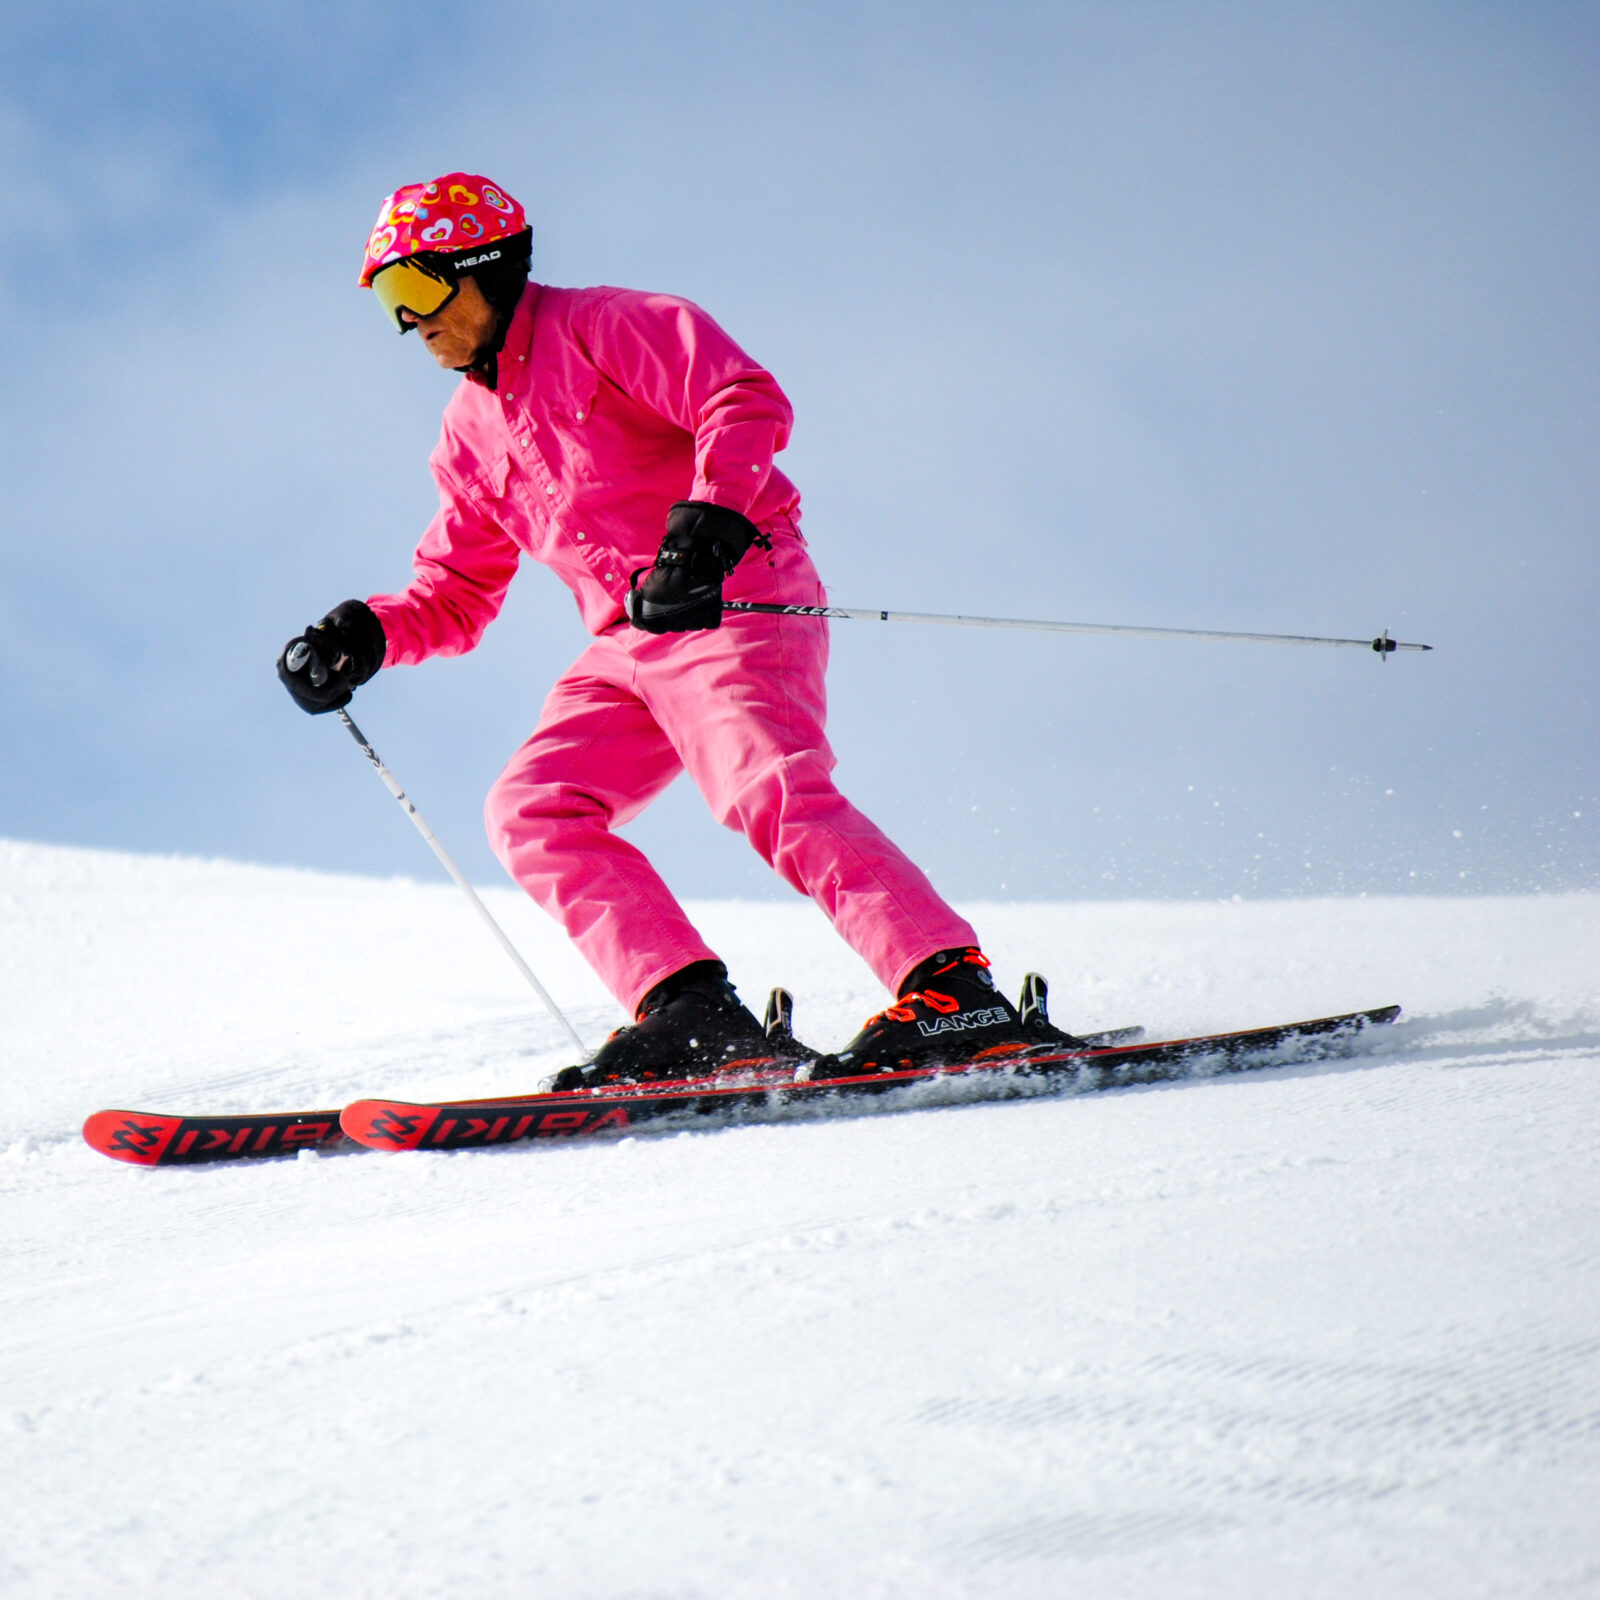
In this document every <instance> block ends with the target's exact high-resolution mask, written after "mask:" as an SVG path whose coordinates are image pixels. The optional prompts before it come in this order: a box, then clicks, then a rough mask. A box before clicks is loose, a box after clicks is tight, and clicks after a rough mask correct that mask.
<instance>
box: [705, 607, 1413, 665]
mask: <svg viewBox="0 0 1600 1600" xmlns="http://www.w3.org/2000/svg"><path fill="white" fill-rule="evenodd" d="M722 610H723V613H724V614H725V615H726V614H727V613H729V612H734V613H738V612H746V613H757V614H759V615H761V616H768V617H842V618H845V619H847V620H849V621H852V622H937V623H943V624H945V625H946V626H949V627H955V628H1021V629H1027V630H1029V631H1031V632H1035V633H1115V634H1123V635H1125V636H1127V637H1129V638H1137V639H1233V640H1241V641H1243V642H1245V643H1247V644H1306V645H1344V646H1348V647H1350V648H1352V649H1356V650H1372V651H1375V652H1376V653H1377V654H1378V655H1379V657H1381V658H1382V659H1384V660H1387V659H1388V658H1389V656H1390V655H1392V654H1393V653H1394V652H1395V651H1396V650H1431V649H1433V646H1432V645H1431V644H1405V643H1402V642H1401V641H1400V640H1398V639H1391V638H1390V637H1389V630H1388V629H1387V628H1385V629H1384V631H1383V632H1382V633H1381V634H1379V635H1378V637H1377V638H1376V639H1323V638H1318V637H1316V636H1314V635H1312V634H1305V633H1227V632H1223V631H1222V630H1220V629H1216V628H1136V627H1133V626H1131V625H1128V624H1124V623H1116V622H1029V621H1025V620H1023V619H1022V618H1019V617H960V616H947V615H944V614H941V613H938V612H932V611H883V610H878V611H871V610H867V609H865V608H863V607H859V606H784V605H775V604H772V603H771V602H768V601H764V600H724V601H723V602H722Z"/></svg>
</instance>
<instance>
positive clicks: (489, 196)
mask: <svg viewBox="0 0 1600 1600" xmlns="http://www.w3.org/2000/svg"><path fill="white" fill-rule="evenodd" d="M527 226H528V219H527V218H526V217H525V216H524V215H523V211H522V207H521V206H519V205H518V204H517V202H516V201H515V200H513V199H512V198H511V196H510V195H508V194H507V193H506V192H505V190H503V189H502V188H500V187H499V185H498V184H494V183H491V182H490V181H489V180H488V179H487V178H481V177H478V176H476V175H475V174H473V173H470V172H447V173H445V175H444V176H443V177H442V178H435V179H434V180H433V182H432V183H408V184H407V185H406V186H405V187H404V188H403V189H396V190H395V192H394V193H393V194H392V195H390V196H389V198H388V199H387V200H385V201H384V202H383V204H382V205H381V206H380V207H379V208H378V220H377V222H376V223H375V224H374V225H373V229H372V234H371V236H370V237H369V238H368V240H367V255H366V259H365V260H364V261H363V262H362V263H361V287H362V288H363V289H369V288H371V287H372V280H373V277H374V275H375V274H376V273H377V272H378V271H379V270H380V269H381V268H383V267H387V266H389V265H390V264H391V263H393V262H396V261H402V260H404V259H405V258H406V257H407V256H416V255H425V254H430V253H432V252H435V251H437V252H438V253H440V254H441V255H455V254H457V253H459V252H461V251H470V250H471V249H473V247H474V246H477V245H484V244H492V243H494V242H495V241H496V240H498V239H509V238H511V237H512V236H513V235H514V234H519V233H522V232H523V231H524V230H525V229H526V228H527Z"/></svg>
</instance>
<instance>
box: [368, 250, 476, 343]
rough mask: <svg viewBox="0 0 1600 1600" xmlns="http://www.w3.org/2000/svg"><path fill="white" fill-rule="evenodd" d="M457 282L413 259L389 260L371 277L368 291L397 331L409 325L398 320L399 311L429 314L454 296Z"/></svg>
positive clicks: (414, 314)
mask: <svg viewBox="0 0 1600 1600" xmlns="http://www.w3.org/2000/svg"><path fill="white" fill-rule="evenodd" d="M460 287H461V286H460V284H459V283H454V282H452V281H451V280H450V279H448V278H444V277H441V276H440V275H439V274H438V273H437V272H430V271H429V270H428V268H426V267H424V266H422V265H421V264H420V263H419V262H416V261H410V260H406V261H391V262H390V263H389V265H388V266H386V267H384V268H383V269H382V270H381V271H380V272H378V273H377V275H376V276H375V277H374V278H373V280H372V292H373V293H374V294H375V295H377V297H378V304H379V305H380V306H382V307H383V309H384V310H385V311H386V312H387V313H388V315H389V320H390V321H391V322H392V323H393V324H394V325H395V327H397V328H398V329H399V330H400V331H401V333H405V332H406V331H407V330H408V329H409V327H410V324H409V323H406V322H402V321H401V320H400V313H401V312H402V311H409V312H410V313H411V315H412V316H414V317H431V316H432V315H433V314H434V312H435V311H438V310H441V309H442V308H443V307H445V306H447V305H449V304H450V302H451V301H452V300H453V299H455V296H456V291H457V290H458V289H459V288H460Z"/></svg>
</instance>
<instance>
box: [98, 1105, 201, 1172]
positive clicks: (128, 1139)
mask: <svg viewBox="0 0 1600 1600" xmlns="http://www.w3.org/2000/svg"><path fill="white" fill-rule="evenodd" d="M182 1122H183V1118H182V1117H168V1116H162V1115H161V1114H159V1113H157V1112H148V1111H96V1112H95V1113H94V1115H93V1116H91V1117H89V1118H88V1119H86V1121H85V1122H84V1124H83V1140H84V1143H85V1144H87V1145H88V1146H89V1148H90V1149H91V1150H98V1151H99V1152H100V1154H101V1155H103V1156H110V1157H111V1159H112V1160H113V1161H126V1162H128V1163H129V1164H130V1165H132V1166H135V1167H154V1166H159V1165H160V1162H161V1158H162V1156H163V1155H165V1154H166V1150H167V1146H168V1145H170V1144H171V1143H172V1136H173V1135H174V1134H175V1133H176V1132H177V1131H178V1129H179V1127H180V1126H181V1125H182Z"/></svg>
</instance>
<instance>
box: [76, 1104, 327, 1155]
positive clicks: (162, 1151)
mask: <svg viewBox="0 0 1600 1600" xmlns="http://www.w3.org/2000/svg"><path fill="white" fill-rule="evenodd" d="M83 1137H84V1138H85V1140H87V1141H88V1143H89V1144H90V1145H91V1146H93V1148H94V1149H96V1150H98V1151H99V1152H100V1154H101V1155H103V1156H110V1157H111V1158H112V1160H114V1161H128V1162H132V1164H133V1165H134V1166H136V1167H173V1166H192V1165H195V1164H197V1163H200V1162H204V1161H241V1160H244V1159H246V1158H248V1157H251V1156H284V1155H295V1154H297V1153H298V1152H300V1151H301V1150H309V1149H311V1148H313V1147H314V1146H316V1145H321V1144H332V1143H337V1142H338V1141H340V1140H342V1139H343V1137H344V1135H343V1134H342V1133H341V1132H340V1129H339V1112H338V1110H337V1109H334V1110H332V1111H281V1112H276V1113H272V1114H268V1115H262V1114H261V1113H259V1112H257V1113H253V1114H251V1115H249V1116H236V1117H235V1116H219V1117H174V1116H166V1115H164V1114H163V1113H161V1112H159V1111H97V1112H95V1114H94V1115H93V1116H92V1117H90V1118H89V1120H88V1121H87V1122H85V1123H84V1125H83Z"/></svg>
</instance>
